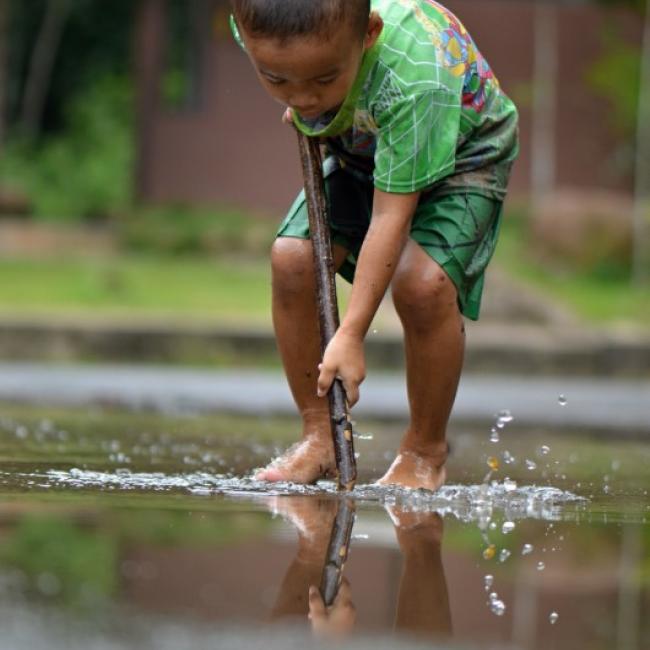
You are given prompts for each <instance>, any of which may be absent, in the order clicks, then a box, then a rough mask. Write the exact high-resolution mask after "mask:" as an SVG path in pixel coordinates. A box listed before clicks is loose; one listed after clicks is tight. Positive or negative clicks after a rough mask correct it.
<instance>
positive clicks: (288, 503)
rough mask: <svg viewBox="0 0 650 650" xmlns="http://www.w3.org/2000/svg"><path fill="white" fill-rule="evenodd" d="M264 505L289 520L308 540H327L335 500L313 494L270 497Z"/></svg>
mask: <svg viewBox="0 0 650 650" xmlns="http://www.w3.org/2000/svg"><path fill="white" fill-rule="evenodd" d="M266 505H267V507H268V508H269V510H270V511H271V512H272V513H273V514H274V515H280V516H281V517H282V518H283V519H285V520H286V521H288V522H290V523H291V524H292V525H293V526H294V527H295V528H296V530H297V531H298V535H299V536H300V537H302V538H304V539H306V540H308V541H311V542H317V541H324V543H325V544H327V542H328V541H329V538H330V534H331V532H332V522H333V521H334V517H335V516H336V501H335V500H334V499H321V498H318V497H314V496H304V497H302V496H290V497H283V496H277V497H270V498H268V499H266Z"/></svg>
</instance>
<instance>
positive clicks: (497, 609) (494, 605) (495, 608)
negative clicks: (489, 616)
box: [490, 598, 506, 616]
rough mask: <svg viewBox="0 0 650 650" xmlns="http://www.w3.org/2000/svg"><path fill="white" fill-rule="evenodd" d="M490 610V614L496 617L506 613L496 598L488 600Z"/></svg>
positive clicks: (501, 602)
mask: <svg viewBox="0 0 650 650" xmlns="http://www.w3.org/2000/svg"><path fill="white" fill-rule="evenodd" d="M490 609H491V610H492V613H493V614H496V615H497V616H503V615H504V614H505V612H506V606H505V603H504V602H503V601H502V600H499V599H498V598H494V599H491V600H490Z"/></svg>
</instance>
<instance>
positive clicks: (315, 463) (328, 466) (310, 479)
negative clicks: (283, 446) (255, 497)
mask: <svg viewBox="0 0 650 650" xmlns="http://www.w3.org/2000/svg"><path fill="white" fill-rule="evenodd" d="M334 476H336V459H335V457H334V445H333V443H332V439H331V438H329V437H328V438H327V439H323V438H320V437H317V436H308V437H306V438H305V439H304V440H302V441H301V442H297V443H296V444H295V445H293V446H291V447H289V449H287V451H285V452H284V454H282V456H279V457H278V458H276V459H275V460H273V461H272V462H271V463H269V464H268V465H267V466H266V467H265V468H264V469H261V470H259V471H257V472H256V473H255V475H254V478H255V479H256V480H258V481H271V482H277V481H291V482H293V483H303V484H307V483H314V482H316V481H317V480H318V479H321V478H326V477H334Z"/></svg>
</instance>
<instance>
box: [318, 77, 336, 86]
mask: <svg viewBox="0 0 650 650" xmlns="http://www.w3.org/2000/svg"><path fill="white" fill-rule="evenodd" d="M335 79H336V77H325V78H323V79H316V83H317V84H318V85H319V86H327V85H328V84H331V83H332V82H333V81H334V80H335Z"/></svg>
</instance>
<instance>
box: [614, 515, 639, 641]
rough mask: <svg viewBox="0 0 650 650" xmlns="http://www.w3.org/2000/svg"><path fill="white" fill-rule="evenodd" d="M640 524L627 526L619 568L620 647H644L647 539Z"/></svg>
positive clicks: (617, 623) (618, 629)
mask: <svg viewBox="0 0 650 650" xmlns="http://www.w3.org/2000/svg"><path fill="white" fill-rule="evenodd" d="M641 534H642V528H641V526H639V525H633V524H628V525H627V526H623V530H622V543H621V556H620V564H619V569H618V615H617V620H616V630H617V635H616V636H617V639H616V650H636V649H637V648H640V647H641V646H640V645H639V636H640V635H639V632H640V628H641V611H642V607H643V594H642V592H641V573H642V570H643V557H644V556H643V539H642V537H641Z"/></svg>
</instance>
